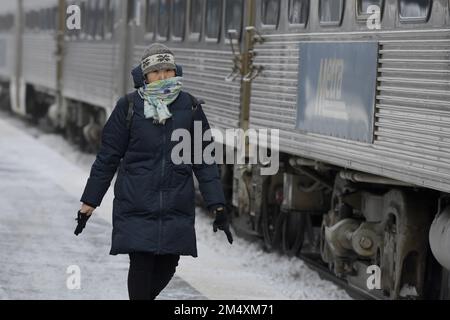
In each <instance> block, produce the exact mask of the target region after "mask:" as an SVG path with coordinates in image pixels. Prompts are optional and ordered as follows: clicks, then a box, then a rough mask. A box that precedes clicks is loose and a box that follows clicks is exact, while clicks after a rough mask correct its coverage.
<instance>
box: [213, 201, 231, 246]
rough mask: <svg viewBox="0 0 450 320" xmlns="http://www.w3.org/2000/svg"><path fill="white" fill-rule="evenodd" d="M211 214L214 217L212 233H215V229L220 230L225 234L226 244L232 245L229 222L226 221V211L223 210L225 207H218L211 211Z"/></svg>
mask: <svg viewBox="0 0 450 320" xmlns="http://www.w3.org/2000/svg"><path fill="white" fill-rule="evenodd" d="M213 213H214V214H215V216H216V218H215V219H214V222H213V230H214V232H217V229H219V230H222V231H223V232H225V234H226V236H227V239H228V242H229V243H230V244H232V243H233V236H232V235H231V231H230V222H229V219H228V214H227V210H226V209H225V207H218V208H217V209H215V210H214V211H213Z"/></svg>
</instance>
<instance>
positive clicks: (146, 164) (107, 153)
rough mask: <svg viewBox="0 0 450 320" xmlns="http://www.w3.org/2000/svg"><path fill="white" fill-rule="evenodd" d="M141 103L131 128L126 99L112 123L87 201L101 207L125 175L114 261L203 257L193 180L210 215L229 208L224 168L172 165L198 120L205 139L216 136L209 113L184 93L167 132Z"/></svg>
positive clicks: (117, 201) (119, 190)
mask: <svg viewBox="0 0 450 320" xmlns="http://www.w3.org/2000/svg"><path fill="white" fill-rule="evenodd" d="M139 69H140V68H139ZM133 76H134V79H135V85H136V87H139V86H140V83H139V82H140V81H141V80H142V76H141V75H140V74H139V70H138V69H135V70H134V74H133ZM133 99H134V116H133V119H132V123H131V127H130V129H128V128H127V125H126V116H127V112H128V104H127V101H126V98H125V97H122V98H121V99H120V100H119V101H118V102H117V104H116V106H115V108H114V110H113V111H112V114H111V116H110V117H109V119H108V121H107V122H106V124H105V126H104V128H103V133H102V144H101V147H100V150H99V152H98V154H97V157H96V160H95V162H94V164H93V165H92V169H91V173H90V177H89V179H88V181H87V184H86V187H85V190H84V193H83V195H82V197H81V201H82V202H84V203H86V204H89V205H91V206H95V207H97V206H99V205H100V204H101V202H102V199H103V197H104V195H105V193H106V191H107V190H108V188H109V186H110V184H111V180H112V178H113V176H114V174H115V173H116V171H117V172H118V173H117V179H116V183H115V185H114V202H113V232H112V246H111V251H110V254H112V255H116V254H122V253H130V252H153V253H156V254H179V255H191V256H193V257H197V245H196V236H195V229H194V222H195V191H194V181H193V173H194V174H195V176H196V177H197V179H198V181H199V187H200V191H201V193H202V196H203V199H204V200H205V202H206V205H207V206H208V207H209V208H212V207H215V206H219V205H224V204H225V197H224V193H223V188H222V185H221V181H220V175H219V170H218V167H217V165H215V164H214V165H208V164H205V163H202V164H181V165H175V164H174V163H172V161H171V151H172V148H173V146H174V145H175V144H176V143H177V142H172V141H171V134H172V132H173V130H175V129H177V128H185V129H187V130H190V129H191V128H192V127H193V121H202V124H203V126H202V127H203V132H204V131H206V130H208V129H209V124H208V121H207V119H206V116H205V114H204V112H203V110H202V108H201V107H199V108H197V109H196V110H195V111H193V110H192V100H191V99H190V97H189V95H188V94H187V93H186V92H183V91H182V92H181V93H180V94H179V96H178V98H177V99H176V100H175V101H174V102H173V103H172V104H170V105H169V110H170V111H171V113H172V115H173V116H172V117H171V118H170V119H168V120H167V121H166V124H165V125H159V124H154V123H153V119H146V118H145V117H144V102H143V100H142V98H141V97H140V96H139V94H138V93H137V92H134V93H133ZM206 145H207V143H204V144H203V147H206Z"/></svg>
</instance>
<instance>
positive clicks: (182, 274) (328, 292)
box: [0, 112, 350, 299]
mask: <svg viewBox="0 0 450 320" xmlns="http://www.w3.org/2000/svg"><path fill="white" fill-rule="evenodd" d="M1 119H4V120H6V121H7V122H8V124H12V125H13V126H14V127H16V128H19V129H20V130H21V131H22V132H26V133H27V135H28V136H32V137H34V138H35V141H36V142H41V144H43V145H45V146H47V148H50V149H51V150H53V151H56V152H47V153H46V154H45V161H44V162H40V163H36V165H37V166H38V167H39V168H40V170H41V172H43V173H45V175H46V178H47V179H50V180H51V181H53V183H54V184H55V185H57V186H58V187H59V188H61V189H63V190H64V191H65V192H66V193H68V194H70V195H71V197H72V199H73V201H72V204H73V207H70V206H69V207H68V208H67V210H69V211H70V210H71V211H73V212H76V210H78V207H79V202H78V200H79V197H80V196H81V193H82V191H83V188H84V184H85V183H86V179H87V176H88V174H89V170H90V166H91V165H92V163H93V161H94V159H95V155H91V154H85V153H82V152H80V151H79V150H77V148H76V147H75V146H72V145H70V144H69V143H68V142H66V141H65V140H64V139H63V138H62V137H61V136H59V135H56V134H48V133H43V132H42V131H40V130H39V129H36V128H34V127H32V126H29V125H27V124H25V123H24V122H23V121H22V120H19V119H17V118H15V117H11V116H10V115H8V114H5V113H3V112H2V113H0V128H1V127H2V126H3V124H2V120H1ZM37 144H39V143H37ZM41 156H43V155H41ZM62 157H63V158H64V160H61V159H62ZM63 162H64V163H63ZM68 168H70V169H68ZM1 185H2V183H0V186H1ZM112 197H113V195H112V188H110V190H109V191H108V194H107V195H106V196H105V198H104V200H103V203H102V205H101V207H100V208H98V209H97V210H96V212H95V215H96V216H97V217H100V218H101V219H95V216H94V217H93V218H91V220H90V221H89V225H88V227H87V229H86V230H85V233H86V234H89V236H90V237H93V234H92V232H93V231H94V230H93V229H94V225H96V223H97V224H98V223H100V221H102V220H103V221H105V223H104V224H103V225H101V227H99V226H97V227H96V228H95V232H101V234H104V235H106V234H108V235H109V234H110V223H111V208H112V206H111V203H112ZM211 224H212V220H211V218H210V217H209V216H208V215H207V214H206V213H205V212H204V210H202V209H200V208H197V219H196V231H197V241H198V243H197V245H198V252H199V257H198V258H195V259H194V258H192V257H182V258H181V260H180V263H179V267H178V268H177V277H176V278H175V279H174V281H173V282H172V283H171V284H170V285H169V287H168V288H167V292H169V293H168V294H166V295H165V296H161V298H163V299H164V298H171V297H172V298H175V299H176V298H177V297H178V298H180V295H178V296H177V294H176V289H177V288H179V287H181V288H184V291H185V293H184V295H183V294H181V297H183V296H184V297H185V298H188V299H194V298H196V299H198V298H201V297H202V296H204V297H206V298H209V299H350V297H349V296H348V295H347V293H346V292H345V291H343V290H342V289H339V288H338V287H337V286H336V285H334V284H333V283H331V282H329V281H326V280H323V279H321V278H320V277H319V276H318V274H317V273H316V272H315V271H313V270H311V269H310V268H309V267H308V266H307V265H306V264H305V263H303V262H302V261H301V260H299V259H297V258H288V257H286V256H281V255H279V254H277V253H266V252H264V251H263V250H262V249H261V247H260V246H259V244H257V243H251V242H248V241H246V240H243V239H241V238H238V237H237V236H235V237H234V238H235V239H234V242H233V244H232V245H229V244H228V242H227V241H226V237H225V235H224V233H223V232H220V231H219V232H218V233H214V232H213V231H212V226H211ZM89 227H91V230H92V231H89V230H88V228H89ZM0 231H1V229H0ZM72 232H73V231H72ZM86 234H84V233H83V235H84V236H85V237H88V236H87V235H86ZM94 238H95V237H94ZM91 240H92V239H86V240H85V241H91ZM67 245H68V246H69V244H67ZM103 245H105V244H103ZM106 245H108V244H106ZM66 249H67V250H70V246H69V247H67V248H66ZM80 254H82V253H81V252H80ZM98 254H100V255H102V254H103V255H106V253H105V252H100V253H98ZM24 258H25V257H24ZM99 259H106V260H108V261H110V260H111V261H110V262H109V263H108V268H109V266H111V268H114V266H116V267H117V266H121V267H120V268H122V269H121V272H122V275H121V276H123V273H124V272H125V270H124V268H125V269H126V266H125V265H124V262H123V259H122V260H121V258H116V257H106V256H105V257H102V258H99ZM114 261H117V262H116V263H117V265H115V264H114ZM120 261H122V262H120ZM99 262H100V261H99ZM102 263H103V262H102ZM0 264H1V263H0ZM0 274H1V273H0ZM0 280H1V277H0ZM185 281H186V282H187V283H189V285H185ZM1 286H2V284H1V282H0V298H1V297H4V295H2V287H1ZM104 287H105V286H104ZM187 287H189V290H188V289H186V288H187ZM3 290H5V289H4V288H3ZM121 290H123V289H121ZM196 290H197V292H198V294H195V292H196ZM165 292H166V290H165ZM186 292H188V293H186ZM101 296H102V295H100V294H99V295H98V297H101ZM116 297H117V296H116ZM120 298H126V296H124V295H121V296H120Z"/></svg>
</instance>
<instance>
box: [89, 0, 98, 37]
mask: <svg viewBox="0 0 450 320" xmlns="http://www.w3.org/2000/svg"><path fill="white" fill-rule="evenodd" d="M87 5H88V10H87V11H88V14H87V19H88V21H87V26H88V32H87V35H88V39H90V40H92V39H94V38H95V34H96V31H97V24H98V23H97V6H98V0H89V1H88V2H87Z"/></svg>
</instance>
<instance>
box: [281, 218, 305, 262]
mask: <svg viewBox="0 0 450 320" xmlns="http://www.w3.org/2000/svg"><path fill="white" fill-rule="evenodd" d="M306 219H307V216H306V214H305V213H301V212H289V213H287V214H286V217H285V218H284V219H283V225H282V230H281V245H282V250H283V253H284V254H286V255H287V256H289V257H293V256H296V255H297V254H299V253H300V250H301V249H302V246H303V240H304V239H305V230H306Z"/></svg>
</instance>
